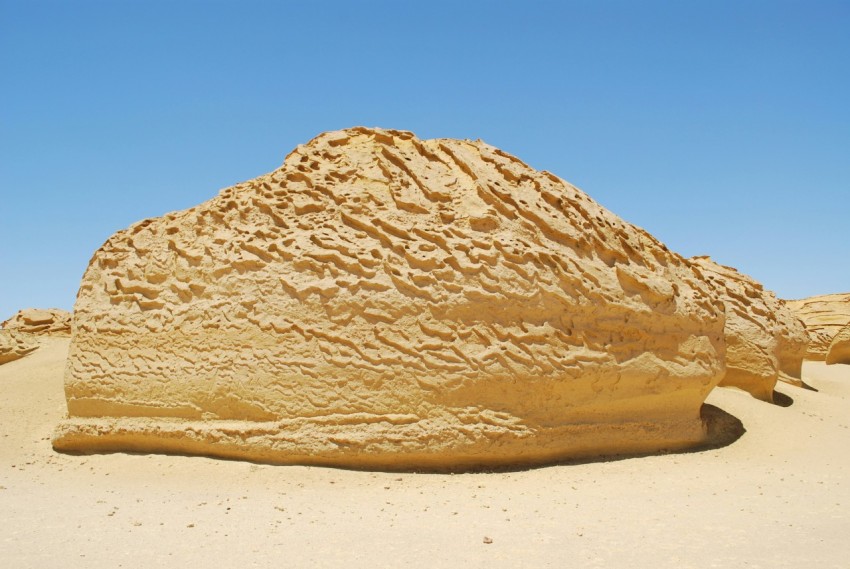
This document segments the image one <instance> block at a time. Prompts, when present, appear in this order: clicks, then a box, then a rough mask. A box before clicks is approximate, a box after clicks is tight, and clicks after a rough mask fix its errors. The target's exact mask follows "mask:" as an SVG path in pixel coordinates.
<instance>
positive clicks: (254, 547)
mask: <svg viewBox="0 0 850 569" xmlns="http://www.w3.org/2000/svg"><path fill="white" fill-rule="evenodd" d="M67 347H68V341H67V340H61V339H50V340H46V344H45V345H44V346H43V347H42V348H41V349H39V350H38V351H36V352H35V353H33V354H32V355H30V356H28V357H26V358H24V359H22V360H19V361H16V362H11V363H8V364H5V365H3V366H0V389H2V398H1V399H0V425H2V427H0V428H2V431H0V517H2V528H3V531H2V536H0V567H16V568H17V567H39V568H50V567H62V568H65V569H66V568H69V567H110V568H111V567H149V566H152V565H159V566H165V567H177V566H189V567H194V566H201V564H203V565H205V566H211V567H267V566H285V567H343V566H344V567H370V568H374V567H429V568H430V567H487V568H488V569H492V568H494V567H535V568H536V567H564V566H572V567H631V568H634V567H653V568H664V567H676V568H687V567H724V568H728V567H765V568H768V567H770V568H775V567H803V566H813V567H818V568H828V567H836V568H838V567H840V568H846V567H848V566H850V513H848V512H850V478H848V475H850V412H848V411H850V366H841V365H835V366H825V365H823V364H822V363H820V364H815V363H811V364H809V363H807V364H806V366H805V368H804V378H805V379H806V381H807V382H808V383H809V384H810V385H812V386H814V387H816V388H817V389H818V390H819V391H818V392H814V391H808V390H804V389H798V388H794V387H790V386H784V385H783V386H782V387H780V391H781V392H782V393H784V394H785V395H787V396H788V397H790V398H791V399H793V403H792V404H791V405H790V406H789V407H781V406H778V405H770V404H767V403H763V402H761V401H757V400H755V399H753V398H752V397H750V396H749V395H747V394H745V393H742V392H739V391H734V390H728V389H718V390H715V392H714V393H713V394H712V395H711V397H710V398H709V402H711V403H712V404H714V405H716V406H718V407H720V408H721V409H723V410H725V411H727V412H728V413H730V414H732V415H734V416H735V417H737V418H738V419H740V420H741V421H742V422H743V424H744V426H745V427H746V429H747V432H746V434H744V436H743V437H741V438H740V439H738V440H737V441H736V442H735V443H733V444H731V445H729V446H726V447H724V448H721V449H715V450H710V451H704V452H695V453H686V454H670V455H659V456H649V457H642V458H630V459H624V460H615V461H607V462H593V463H585V464H572V465H559V466H550V467H545V468H537V469H532V470H527V471H517V472H498V473H477V474H463V475H441V474H397V473H374V472H352V471H345V470H337V469H329V468H315V467H312V468H311V467H292V466H269V465H258V464H250V463H244V462H231V461H223V460H213V459H207V458H198V457H182V456H159V455H126V454H112V455H92V456H70V455H62V454H58V453H55V452H54V451H53V450H52V449H51V446H50V436H51V432H52V429H53V426H54V425H55V423H56V422H57V421H58V420H59V419H60V418H61V417H62V416H63V414H64V412H65V406H64V399H63V393H62V372H63V367H64V359H65V355H66V353H67ZM786 403H787V401H786ZM485 537H486V538H489V540H492V543H485Z"/></svg>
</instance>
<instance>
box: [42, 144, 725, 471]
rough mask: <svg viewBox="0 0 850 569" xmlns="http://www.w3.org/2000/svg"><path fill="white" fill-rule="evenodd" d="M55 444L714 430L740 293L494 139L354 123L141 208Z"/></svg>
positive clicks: (261, 451)
mask: <svg viewBox="0 0 850 569" xmlns="http://www.w3.org/2000/svg"><path fill="white" fill-rule="evenodd" d="M74 318H75V331H74V335H73V338H72V344H71V350H70V355H69V363H68V371H67V375H66V386H65V387H66V395H67V401H68V411H69V419H68V420H67V421H65V422H63V423H62V424H61V425H60V426H59V427H58V429H57V432H56V436H55V438H54V446H55V447H56V448H57V449H60V450H74V451H102V450H133V451H146V452H147V451H163V452H180V453H197V454H207V455H214V456H226V457H234V458H247V459H252V460H261V461H268V462H275V463H301V464H327V465H337V466H350V467H368V468H392V469H411V468H413V469H416V468H434V469H459V468H467V467H474V466H482V465H493V464H527V463H533V462H540V461H550V460H556V459H562V458H569V457H579V456H591V455H598V454H610V453H631V452H643V451H653V450H658V449H675V448H682V447H687V446H690V445H694V444H698V443H700V442H701V441H702V440H704V438H705V429H704V425H703V424H702V421H701V419H700V407H701V404H702V402H703V400H704V399H705V397H706V395H707V394H708V392H709V391H710V390H711V389H712V388H713V387H714V386H715V385H716V384H717V382H718V381H719V380H720V379H721V377H723V375H724V373H725V367H724V359H723V358H724V351H725V345H724V311H723V304H722V302H720V301H719V300H718V299H717V298H716V297H715V293H714V291H713V290H712V289H711V287H710V286H709V285H708V284H707V283H706V282H705V281H703V280H702V279H701V278H700V276H699V275H698V274H697V273H696V272H695V270H694V269H693V268H692V267H691V265H690V264H689V263H688V262H686V261H685V260H684V259H682V258H681V257H679V256H678V255H676V254H674V253H672V252H670V251H668V250H667V248H666V247H664V246H663V245H662V244H661V243H659V242H658V241H657V240H655V239H654V238H653V237H651V236H650V235H649V234H647V233H646V232H644V231H643V230H641V229H639V228H637V227H634V226H632V225H629V224H628V223H625V222H623V221H622V220H620V219H619V218H617V217H616V216H615V215H613V214H611V213H610V212H608V211H607V210H605V209H603V208H602V207H600V206H599V205H598V204H596V203H595V202H593V200H591V199H590V198H589V197H588V196H587V195H585V194H584V193H583V192H581V191H579V190H578V189H576V188H575V187H573V186H571V185H569V184H568V183H566V182H564V181H563V180H561V179H560V178H558V177H556V176H554V175H552V174H550V173H547V172H538V171H536V170H534V169H532V168H530V167H529V166H527V165H526V164H524V163H523V162H521V161H520V160H519V159H517V158H515V157H513V156H510V155H508V154H506V153H504V152H502V151H500V150H498V149H496V148H494V147H492V146H490V145H488V144H485V143H483V142H480V141H478V142H471V141H460V140H449V139H439V140H419V139H417V138H416V137H415V136H414V135H413V134H411V133H409V132H403V131H392V130H380V129H365V128H355V129H350V130H346V131H338V132H331V133H326V134H324V135H321V136H319V137H317V138H315V139H314V140H312V141H310V142H309V143H308V144H306V145H303V146H299V147H297V148H296V149H295V150H294V151H293V152H292V153H291V154H290V155H289V156H287V158H286V161H285V162H284V164H283V166H282V167H281V168H279V169H278V170H276V171H274V172H272V173H270V174H267V175H264V176H261V177H259V178H256V179H254V180H251V181H249V182H245V183H242V184H238V185H237V186H234V187H232V188H228V189H226V190H223V191H222V192H221V193H220V194H219V195H218V196H217V197H215V198H214V199H212V200H210V201H208V202H206V203H203V204H201V205H199V206H197V207H194V208H192V209H189V210H186V211H182V212H177V213H172V214H169V215H166V216H164V217H162V218H158V219H149V220H145V221H142V222H140V223H137V224H136V225H134V226H132V227H130V228H129V229H127V230H124V231H120V232H118V233H117V234H115V235H114V236H112V237H111V238H110V239H109V240H108V241H107V242H106V243H105V244H104V245H103V246H102V247H101V248H100V249H99V250H98V251H97V252H96V253H95V255H94V257H93V258H92V260H91V263H90V265H89V267H88V269H87V271H86V273H85V276H84V277H83V281H82V284H81V287H80V291H79V295H78V300H77V304H76V306H75V309H74Z"/></svg>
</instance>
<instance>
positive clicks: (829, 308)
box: [787, 292, 850, 361]
mask: <svg viewBox="0 0 850 569" xmlns="http://www.w3.org/2000/svg"><path fill="white" fill-rule="evenodd" d="M787 304H788V306H789V307H790V308H791V310H793V311H794V312H796V313H797V316H799V317H800V319H801V320H802V321H803V323H804V324H805V325H806V330H807V331H808V333H809V349H808V352H807V353H806V359H807V360H817V361H822V360H825V359H826V353H827V352H828V351H829V345H830V344H831V343H832V339H833V338H834V337H835V335H836V334H838V331H839V330H841V328H843V327H844V326H845V325H847V324H848V323H850V292H845V293H838V294H825V295H823V296H812V297H810V298H804V299H802V300H789V301H787Z"/></svg>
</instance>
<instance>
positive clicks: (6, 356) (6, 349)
mask: <svg viewBox="0 0 850 569" xmlns="http://www.w3.org/2000/svg"><path fill="white" fill-rule="evenodd" d="M37 349H38V342H37V341H36V340H35V338H33V337H31V336H30V335H29V334H26V333H21V332H17V331H15V330H0V365H2V364H5V363H8V362H12V361H15V360H17V359H20V358H22V357H24V356H25V355H27V354H30V353H32V352H34V351H35V350H37Z"/></svg>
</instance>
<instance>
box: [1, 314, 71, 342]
mask: <svg viewBox="0 0 850 569" xmlns="http://www.w3.org/2000/svg"><path fill="white" fill-rule="evenodd" d="M0 327H2V328H4V329H6V330H18V331H20V332H26V333H27V334H49V335H59V336H69V335H70V334H71V313H70V312H68V311H67V310H62V309H59V308H47V309H42V308H26V309H24V310H19V311H18V312H17V314H15V315H14V316H12V317H11V318H9V319H8V320H6V321H5V322H3V324H2V325H0Z"/></svg>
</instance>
